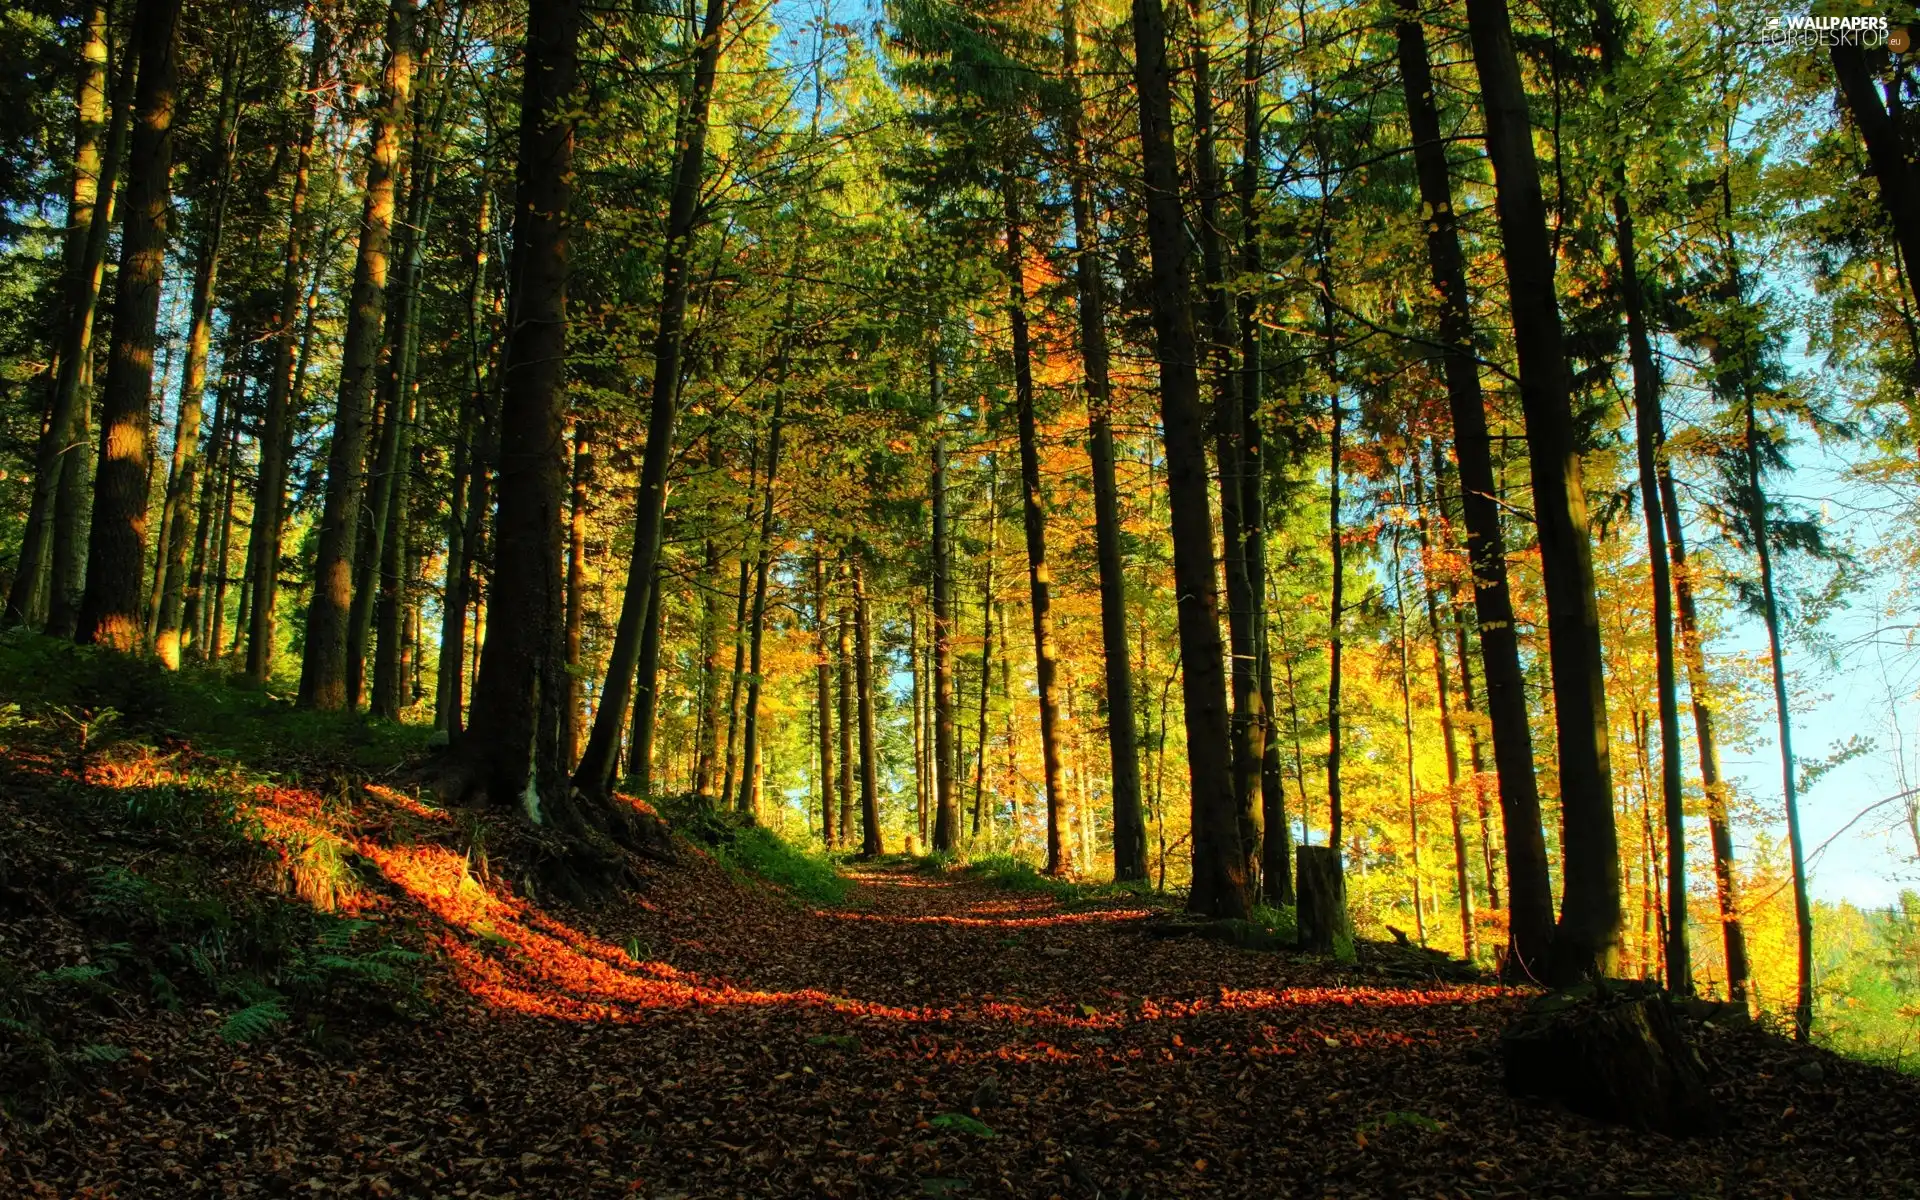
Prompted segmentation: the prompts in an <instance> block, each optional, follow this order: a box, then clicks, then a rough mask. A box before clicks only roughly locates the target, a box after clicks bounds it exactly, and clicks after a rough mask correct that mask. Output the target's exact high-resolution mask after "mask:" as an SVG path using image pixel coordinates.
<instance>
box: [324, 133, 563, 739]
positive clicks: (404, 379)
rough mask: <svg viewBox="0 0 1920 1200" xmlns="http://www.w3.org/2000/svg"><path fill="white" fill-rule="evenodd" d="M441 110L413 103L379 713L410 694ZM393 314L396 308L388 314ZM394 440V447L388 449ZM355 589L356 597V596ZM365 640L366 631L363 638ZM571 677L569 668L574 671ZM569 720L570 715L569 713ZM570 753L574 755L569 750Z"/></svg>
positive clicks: (383, 572)
mask: <svg viewBox="0 0 1920 1200" xmlns="http://www.w3.org/2000/svg"><path fill="white" fill-rule="evenodd" d="M444 108H445V105H444V104H442V105H440V106H438V108H437V110H436V115H435V116H432V117H428V116H427V114H426V112H425V105H424V104H418V105H416V107H415V110H414V137H413V153H412V159H413V161H412V165H411V166H409V167H408V175H409V183H408V203H407V214H408V216H407V229H406V236H405V237H404V238H403V239H402V240H403V244H404V245H405V247H406V250H405V253H404V256H403V259H402V263H403V265H402V267H401V275H400V294H399V295H398V296H396V297H395V306H394V308H395V311H397V313H398V316H399V321H398V327H397V328H392V327H391V326H392V323H391V322H390V323H389V324H390V330H389V335H388V336H389V341H390V343H391V345H390V348H389V351H388V354H389V360H388V370H387V376H388V379H389V381H390V385H389V386H390V388H391V392H392V401H391V405H390V406H391V409H392V412H393V414H394V420H395V422H396V424H395V428H394V431H393V434H392V435H391V436H390V437H389V438H388V439H387V441H386V444H384V445H382V447H381V459H382V461H381V479H380V487H379V491H378V498H379V500H380V503H379V506H378V507H377V508H376V510H375V521H376V524H375V526H374V528H375V529H376V530H377V531H378V533H379V536H378V537H376V538H375V541H374V544H375V546H377V547H378V548H379V551H380V558H379V597H378V603H377V605H376V606H375V609H374V612H373V617H374V623H375V629H376V632H377V633H378V635H379V636H378V640H377V643H376V647H375V650H374V659H373V695H372V701H371V707H372V710H373V713H374V715H375V716H380V717H387V718H390V719H394V720H398V719H399V716H400V712H401V710H402V709H404V708H406V707H407V705H408V704H409V703H410V702H411V701H410V699H409V698H408V697H407V696H406V691H407V689H406V684H405V680H404V678H403V676H402V669H401V668H402V663H403V661H404V658H405V650H404V649H403V647H404V646H405V644H406V621H405V614H406V612H407V610H408V608H409V607H410V604H409V601H408V597H407V593H408V589H409V585H410V583H411V580H410V579H409V577H408V567H407V564H408V562H409V561H410V559H411V547H410V542H411V533H412V528H413V526H412V522H411V521H409V520H408V511H407V510H408V505H409V502H410V497H411V492H412V488H413V469H414V463H415V458H416V454H415V452H414V449H413V433H414V428H415V426H416V425H417V423H418V421H419V415H420V414H419V403H420V397H419V385H418V383H416V382H415V368H416V364H417V363H418V360H419V354H420V299H421V292H422V290H423V276H422V260H423V258H424V254H425V249H426V240H427V234H426V230H427V227H428V226H429V225H430V224H431V223H432V221H433V199H434V185H435V183H436V182H437V179H438V172H437V170H436V167H437V164H436V163H435V161H434V158H433V149H434V148H433V146H432V144H431V141H430V134H431V132H432V130H433V129H434V128H436V127H437V126H438V124H439V117H438V115H437V113H438V112H440V111H444ZM390 315H391V314H390ZM389 448H390V449H391V453H389V452H388V451H389ZM357 599H358V598H357V597H356V601H357ZM362 640H363V641H364V636H363V639H362ZM569 680H571V676H569ZM569 726H571V718H569ZM567 761H569V762H571V761H572V759H571V758H569V759H568V760H567Z"/></svg>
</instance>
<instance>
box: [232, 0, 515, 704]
mask: <svg viewBox="0 0 1920 1200" xmlns="http://www.w3.org/2000/svg"><path fill="white" fill-rule="evenodd" d="M310 11H311V12H312V14H313V47H312V49H311V50H309V51H308V58H307V75H306V86H305V87H304V88H303V89H302V91H301V93H300V108H299V111H300V126H299V128H300V134H299V142H298V145H297V146H296V148H295V150H294V167H293V191H292V195H291V196H290V197H289V199H288V201H287V240H286V259H287V261H286V266H285V267H284V268H282V270H281V274H280V311H279V315H278V317H277V318H276V320H275V324H274V326H273V328H272V331H271V336H272V338H273V366H272V373H271V374H270V375H269V376H268V377H267V395H266V400H265V405H264V411H263V412H262V414H261V420H260V473H259V477H258V480H257V482H256V484H255V487H254V492H253V536H252V537H251V538H250V539H248V542H247V558H248V568H247V571H248V574H249V575H250V576H251V577H252V580H253V609H252V613H251V620H250V621H249V624H248V628H247V678H248V679H250V680H252V681H253V682H254V683H256V684H264V683H266V682H267V680H268V678H269V677H270V676H271V675H272V674H273V651H274V645H273V640H274V618H275V616H276V615H277V613H276V609H277V606H278V603H279V590H280V539H281V531H282V528H283V527H284V524H285V513H286V505H287V458H288V454H287V430H288V425H289V423H290V422H289V420H288V417H289V414H288V411H287V409H288V404H289V402H290V399H291V397H292V395H293V390H294V388H293V375H294V366H295V350H296V348H297V347H296V342H297V334H296V329H297V328H298V326H299V324H300V309H301V300H302V299H303V298H304V296H305V292H306V289H305V288H304V287H303V286H302V282H301V273H302V272H303V271H304V270H305V268H306V260H307V252H308V245H307V235H308V233H309V232H310V231H309V229H308V227H307V195H308V191H309V188H310V186H311V178H312V172H313V144H314V137H315V133H316V129H317V126H318V115H317V114H318V107H319V92H320V81H321V79H322V77H323V74H324V72H325V70H326V61H327V58H328V56H329V54H330V53H331V50H332V37H331V31H330V29H329V27H328V25H327V22H326V20H325V17H324V15H323V13H322V11H321V10H320V9H319V8H318V7H315V8H313V9H311V10H310ZM483 221H484V218H483ZM453 557H454V556H453V555H452V554H451V553H450V554H449V556H448V558H449V566H448V570H449V575H448V578H449V580H451V579H452V578H453V576H452V574H451V572H452V559H453ZM461 565H462V569H463V570H464V566H465V564H464V562H463V563H462V564H461ZM447 595H448V600H447V601H446V603H447V604H448V605H449V606H452V605H453V604H454V601H455V599H458V600H459V604H458V606H457V611H458V612H459V613H460V615H461V618H462V619H464V618H465V615H466V603H465V598H464V596H456V595H455V593H454V591H452V590H449V592H448V593H447ZM449 611H454V609H453V608H452V607H450V608H449ZM460 641H461V638H460V636H459V635H458V634H457V635H456V641H455V645H456V646H457V645H459V644H460ZM441 660H442V661H443V662H444V661H446V648H445V643H444V642H443V643H442V648H441ZM458 663H459V658H458V656H457V655H456V656H455V658H454V664H455V667H454V669H455V670H456V671H457V670H458V669H459V668H458ZM456 678H457V676H456ZM454 703H455V707H456V709H457V707H458V703H459V702H458V699H457V698H456V700H455V702H454ZM454 724H455V725H457V724H458V721H457V720H456V721H455V722H454ZM447 727H448V726H446V725H445V724H442V728H447Z"/></svg>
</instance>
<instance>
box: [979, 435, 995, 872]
mask: <svg viewBox="0 0 1920 1200" xmlns="http://www.w3.org/2000/svg"><path fill="white" fill-rule="evenodd" d="M999 554H1000V463H999V460H998V459H997V458H996V457H995V456H994V455H992V454H989V455H987V561H986V574H985V575H984V576H983V577H982V580H981V584H980V727H979V730H978V736H976V737H975V738H974V742H975V751H976V753H977V754H978V756H979V757H978V759H977V760H976V761H975V763H974V767H973V836H974V837H976V838H977V837H979V836H980V820H981V810H982V809H984V808H985V807H986V794H987V702H988V701H989V700H990V699H991V698H992V692H993V561H994V559H995V558H997V557H999Z"/></svg>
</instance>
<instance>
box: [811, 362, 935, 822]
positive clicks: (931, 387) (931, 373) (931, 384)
mask: <svg viewBox="0 0 1920 1200" xmlns="http://www.w3.org/2000/svg"><path fill="white" fill-rule="evenodd" d="M927 390H928V392H929V393H930V396H931V399H932V401H933V482H932V485H931V490H932V492H933V547H932V549H933V763H934V777H933V791H934V799H933V849H934V852H935V853H938V854H951V853H953V852H954V851H956V850H958V849H959V848H960V805H959V799H958V797H957V795H956V793H955V790H954V788H955V780H954V769H955V767H956V765H957V764H958V761H959V751H958V748H957V747H956V746H955V745H954V735H955V728H954V719H953V548H952V545H951V539H952V534H951V532H950V530H951V528H952V518H951V517H950V516H949V515H948V511H947V435H946V406H945V397H944V396H943V395H942V393H941V390H940V344H939V342H938V340H936V341H935V342H934V344H933V347H932V349H931V351H930V353H929V355H928V359H927ZM825 686H826V685H825V683H824V682H823V683H822V684H821V687H822V688H823V689H824V688H825ZM822 694H823V695H824V694H825V693H824V691H823V692H822ZM821 711H822V713H823V714H824V712H825V705H824V704H823V705H822V707H821ZM821 745H822V748H824V747H825V745H826V743H825V741H824V739H823V740H822V742H821Z"/></svg>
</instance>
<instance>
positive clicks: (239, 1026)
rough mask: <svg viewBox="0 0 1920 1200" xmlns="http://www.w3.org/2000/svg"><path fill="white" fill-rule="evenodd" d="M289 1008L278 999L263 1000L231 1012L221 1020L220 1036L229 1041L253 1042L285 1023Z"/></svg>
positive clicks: (236, 1042)
mask: <svg viewBox="0 0 1920 1200" xmlns="http://www.w3.org/2000/svg"><path fill="white" fill-rule="evenodd" d="M286 1020H287V1010H286V1007H285V1006H284V1005H282V1004H281V1003H280V1002H279V1001H278V1000H262V1001H260V1002H259V1003H257V1004H249V1005H248V1006H247V1007H245V1008H243V1009H240V1010H239V1011H237V1012H235V1013H233V1014H231V1015H230V1016H228V1017H227V1019H226V1020H225V1021H223V1022H221V1025H220V1036H221V1037H223V1038H225V1039H226V1040H227V1041H229V1042H233V1043H235V1044H240V1043H244V1042H251V1041H254V1040H255V1039H257V1038H260V1037H263V1036H265V1035H266V1034H268V1033H270V1032H272V1031H273V1029H274V1027H275V1026H277V1025H284V1024H285V1023H286Z"/></svg>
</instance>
